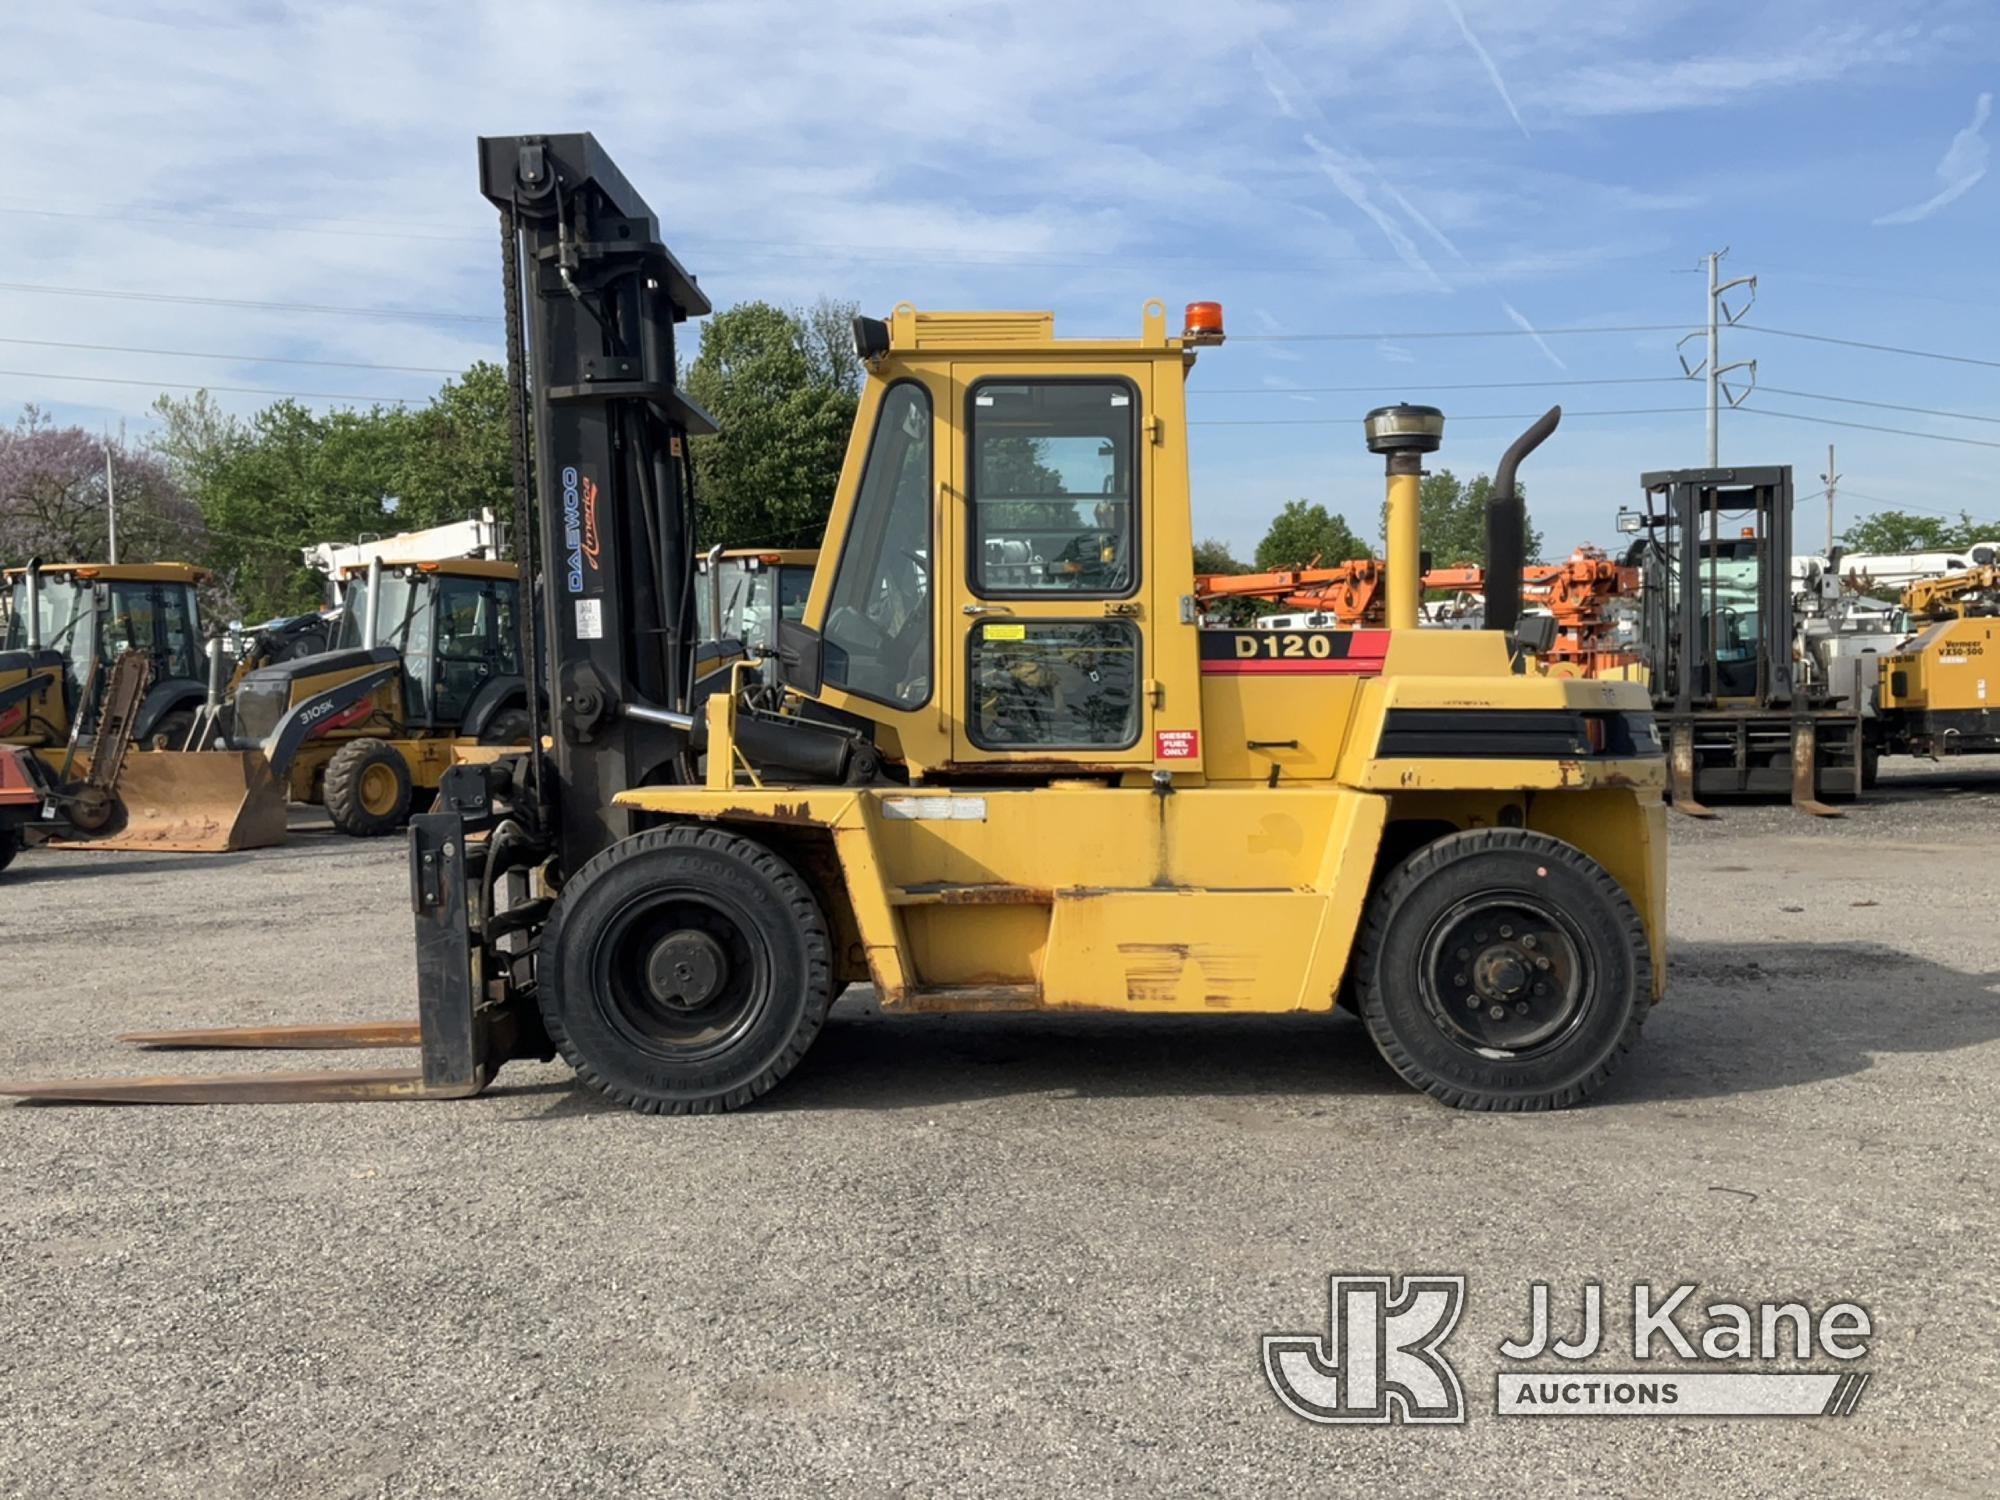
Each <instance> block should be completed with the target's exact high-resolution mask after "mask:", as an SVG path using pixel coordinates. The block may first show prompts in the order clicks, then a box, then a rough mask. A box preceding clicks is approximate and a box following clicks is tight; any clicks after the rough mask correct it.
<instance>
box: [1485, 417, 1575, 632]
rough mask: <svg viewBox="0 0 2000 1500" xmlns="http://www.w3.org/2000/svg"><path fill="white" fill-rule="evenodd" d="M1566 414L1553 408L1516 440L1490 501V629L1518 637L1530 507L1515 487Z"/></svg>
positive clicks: (1502, 459) (1506, 455)
mask: <svg viewBox="0 0 2000 1500" xmlns="http://www.w3.org/2000/svg"><path fill="white" fill-rule="evenodd" d="M1562 414H1563V412H1562V408H1561V407H1560V406H1551V407H1550V408H1549V409H1548V410H1547V411H1545V412H1543V413H1542V414H1541V416H1539V417H1537V418H1536V419H1535V424H1534V426H1532V427H1530V428H1529V429H1528V430H1527V431H1526V432H1524V433H1522V434H1521V435H1520V436H1519V437H1517V438H1515V439H1514V441H1513V444H1512V446H1510V447H1509V448H1508V449H1507V451H1506V452H1505V453H1503V454H1502V455H1501V456H1500V469H1499V472H1498V473H1496V474H1495V475H1494V476H1493V488H1492V490H1491V491H1490V492H1489V493H1488V494H1487V496H1486V628H1487V629H1488V630H1497V631H1499V632H1500V633H1501V634H1503V635H1506V636H1508V637H1512V635H1513V634H1514V627H1515V626H1516V625H1518V624H1520V623H1521V569H1522V567H1523V566H1524V565H1525V564H1526V563H1527V558H1526V557H1524V556H1523V555H1522V554H1523V553H1525V552H1526V551H1527V532H1528V515H1527V507H1526V506H1524V505H1523V504H1522V503H1521V495H1520V492H1519V490H1517V489H1516V488H1515V485H1514V471H1515V470H1516V469H1518V468H1520V467H1521V460H1522V459H1524V458H1526V457H1527V456H1528V455H1529V454H1530V453H1533V452H1534V451H1535V450H1536V449H1537V448H1539V447H1541V446H1542V444H1543V443H1545V442H1547V441H1548V437H1549V434H1550V433H1552V432H1554V431H1555V430H1556V424H1557V423H1559V422H1560V421H1562Z"/></svg>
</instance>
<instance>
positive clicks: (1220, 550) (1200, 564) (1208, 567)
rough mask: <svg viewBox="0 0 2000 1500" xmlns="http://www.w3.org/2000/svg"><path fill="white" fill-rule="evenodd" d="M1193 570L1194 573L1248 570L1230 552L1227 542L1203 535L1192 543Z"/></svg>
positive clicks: (1240, 571)
mask: <svg viewBox="0 0 2000 1500" xmlns="http://www.w3.org/2000/svg"><path fill="white" fill-rule="evenodd" d="M1194 570H1195V572H1196V573H1246V572H1248V571H1249V569H1247V568H1245V567H1244V566H1243V564H1242V563H1240V562H1238V561H1237V559H1236V557H1235V555H1234V554H1233V553H1231V552H1230V550H1229V545H1228V543H1226V542H1219V541H1217V540H1216V539H1215V538H1214V537H1203V538H1202V539H1201V540H1200V541H1198V542H1196V543H1195V544H1194Z"/></svg>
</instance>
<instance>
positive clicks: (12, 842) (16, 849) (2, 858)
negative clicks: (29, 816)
mask: <svg viewBox="0 0 2000 1500" xmlns="http://www.w3.org/2000/svg"><path fill="white" fill-rule="evenodd" d="M20 852H21V834H20V830H19V829H15V828H0V870H4V869H6V868H7V866H9V865H11V864H12V863H14V856H15V855H17V854H19V853H20Z"/></svg>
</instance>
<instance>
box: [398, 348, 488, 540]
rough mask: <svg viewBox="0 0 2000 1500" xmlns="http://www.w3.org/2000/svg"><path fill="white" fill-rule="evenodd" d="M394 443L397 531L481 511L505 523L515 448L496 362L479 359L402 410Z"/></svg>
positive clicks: (461, 518)
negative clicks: (425, 401) (420, 403)
mask: <svg viewBox="0 0 2000 1500" xmlns="http://www.w3.org/2000/svg"><path fill="white" fill-rule="evenodd" d="M398 442H399V447H400V453H399V456H398V459H397V468H396V474H395V484H394V490H395V494H396V496H397V498H398V499H399V500H400V501H401V502H402V503H401V504H400V505H399V506H398V507H397V509H396V529H397V530H398V531H414V530H416V529H418V528H419V527H424V526H442V525H444V524H445V523H447V522H450V521H469V520H474V519H476V518H477V517H478V516H479V514H480V513H481V512H482V511H486V510H491V511H492V512H493V514H494V515H495V516H497V517H498V518H500V519H501V520H502V521H503V522H507V523H508V524H510V525H511V524H512V523H511V516H512V511H513V504H514V447H513V437H512V434H511V432H510V431H509V429H508V423H507V371H506V370H505V369H504V368H503V367H502V366H500V365H496V364H489V363H488V362H486V361H485V360H481V361H479V362H478V363H477V364H475V365H473V366H472V367H471V368H470V369H469V370H467V371H466V372H465V373H464V374H463V375H462V376H460V377H459V378H458V379H457V380H451V381H446V382H445V386H444V389H442V390H441V391H439V392H438V393H437V395H436V396H435V397H433V398H432V399H431V402H430V404H429V405H428V406H424V407H419V408H417V409H415V410H413V411H411V412H410V413H409V414H408V415H407V417H406V418H405V419H404V421H403V423H402V430H401V432H400V433H399V434H398Z"/></svg>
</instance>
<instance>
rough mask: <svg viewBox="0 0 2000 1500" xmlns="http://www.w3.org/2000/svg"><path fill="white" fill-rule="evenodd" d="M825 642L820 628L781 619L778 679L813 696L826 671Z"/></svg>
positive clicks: (796, 690)
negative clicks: (814, 628) (821, 637)
mask: <svg viewBox="0 0 2000 1500" xmlns="http://www.w3.org/2000/svg"><path fill="white" fill-rule="evenodd" d="M824 656H825V648H824V643H823V642H822V641H821V640H820V638H819V632H818V631H817V630H812V629H809V628H807V627H806V626H804V625H801V624H800V623H799V622H798V621H796V620H780V621H779V622H778V681H780V682H782V683H783V684H784V685H785V686H786V687H788V688H790V689H791V690H792V691H793V692H795V693H803V694H805V695H806V696H807V697H811V696H812V695H813V694H815V693H817V692H818V691H819V689H820V683H821V681H822V680H823V674H824V670H825V667H824Z"/></svg>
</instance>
